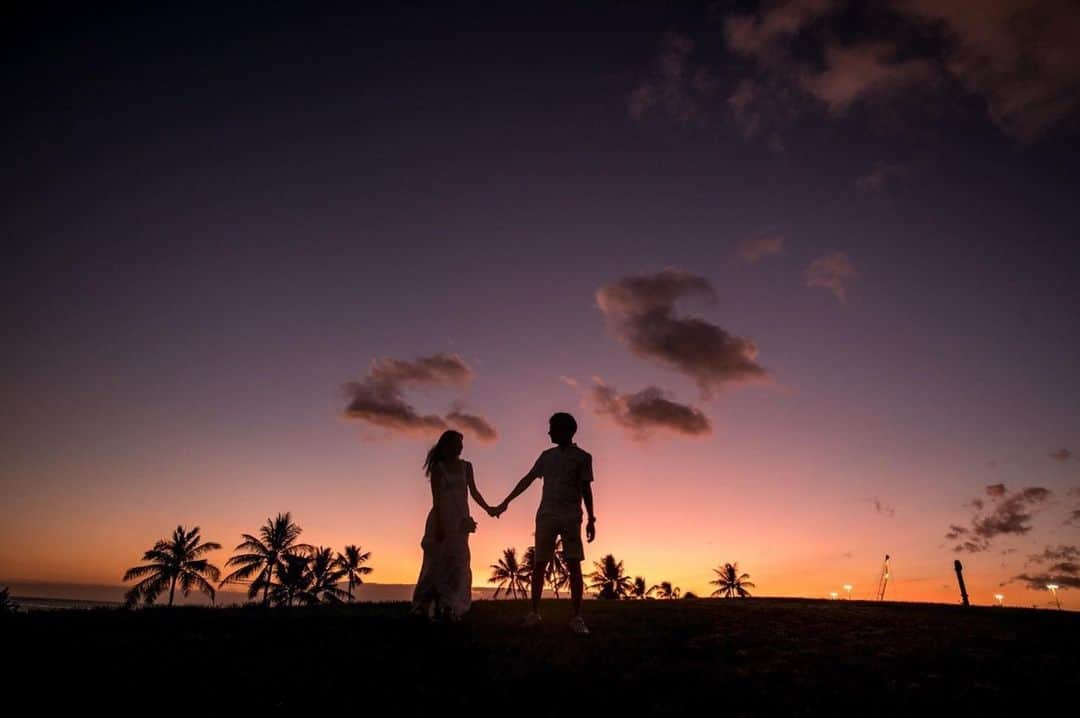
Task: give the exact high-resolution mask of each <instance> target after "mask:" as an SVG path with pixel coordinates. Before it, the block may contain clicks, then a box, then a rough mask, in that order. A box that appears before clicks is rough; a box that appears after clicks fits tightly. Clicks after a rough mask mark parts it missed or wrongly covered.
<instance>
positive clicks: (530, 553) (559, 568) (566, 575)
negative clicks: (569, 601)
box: [521, 539, 570, 598]
mask: <svg viewBox="0 0 1080 718" xmlns="http://www.w3.org/2000/svg"><path fill="white" fill-rule="evenodd" d="M535 567H536V547H535V546H530V547H529V548H527V549H525V555H524V556H522V557H521V580H522V582H523V583H524V584H525V585H526V586H527V587H529V586H532V575H533V570H534V569H535ZM544 583H545V584H546V585H547V587H548V588H550V589H551V590H552V591H553V592H554V593H555V598H558V597H559V589H565V588H566V584H568V583H570V572H569V571H568V570H567V568H566V557H565V556H564V555H563V550H562V539H559V540H558V542H556V544H555V552H554V553H553V554H552V555H551V560H550V561H548V564H547V566H546V567H545V569H544Z"/></svg>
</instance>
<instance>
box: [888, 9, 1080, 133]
mask: <svg viewBox="0 0 1080 718" xmlns="http://www.w3.org/2000/svg"><path fill="white" fill-rule="evenodd" d="M894 4H895V7H896V8H897V9H899V10H900V11H901V12H904V13H906V14H908V15H910V16H913V17H915V18H919V19H922V20H926V21H930V22H931V23H935V24H937V26H938V28H939V29H940V30H941V31H942V33H943V35H944V38H943V40H944V48H945V54H944V57H943V65H944V68H945V70H946V71H947V72H948V73H949V74H950V75H951V76H953V77H955V78H956V79H957V80H958V81H959V82H960V84H961V85H962V86H963V87H964V89H966V90H967V91H968V92H971V93H973V94H976V95H979V96H981V97H982V98H983V99H984V100H985V101H986V110H987V114H988V115H989V116H990V119H991V121H993V123H994V124H995V125H997V126H998V127H999V128H1001V130H1002V131H1003V132H1005V133H1006V134H1008V135H1010V136H1012V137H1014V138H1016V139H1018V140H1021V141H1023V142H1030V141H1031V140H1033V139H1035V138H1036V137H1037V136H1039V135H1041V134H1043V133H1045V132H1047V131H1048V130H1050V129H1052V128H1053V127H1056V126H1058V125H1060V124H1062V123H1063V122H1065V121H1066V120H1068V119H1070V118H1071V117H1073V116H1075V114H1076V112H1077V110H1078V109H1080V43H1077V41H1076V38H1077V37H1080V5H1078V4H1077V3H1075V2H1073V1H1072V0H982V1H981V2H978V3H971V2H964V1H963V0H899V1H897V2H895V3H894Z"/></svg>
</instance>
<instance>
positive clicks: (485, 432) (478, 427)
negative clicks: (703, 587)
mask: <svg viewBox="0 0 1080 718" xmlns="http://www.w3.org/2000/svg"><path fill="white" fill-rule="evenodd" d="M446 421H447V423H449V424H450V425H451V426H453V427H455V428H456V429H458V430H459V431H461V432H462V433H471V434H472V435H473V436H475V437H476V438H477V439H479V440H480V441H483V442H492V441H495V440H496V439H497V438H499V433H498V432H497V431H495V427H494V426H492V425H491V424H490V423H489V422H488V420H487V419H485V418H484V417H482V416H476V415H475V414H466V413H464V412H462V411H458V410H456V409H455V410H454V411H451V412H450V413H449V414H447V415H446Z"/></svg>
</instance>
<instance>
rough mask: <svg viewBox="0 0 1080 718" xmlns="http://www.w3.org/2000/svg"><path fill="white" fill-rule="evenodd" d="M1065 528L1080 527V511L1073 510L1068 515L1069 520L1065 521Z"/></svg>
mask: <svg viewBox="0 0 1080 718" xmlns="http://www.w3.org/2000/svg"><path fill="white" fill-rule="evenodd" d="M1064 525H1065V526H1074V525H1075V526H1080V509H1075V510H1074V511H1072V513H1070V514H1069V518H1067V519H1065V524H1064Z"/></svg>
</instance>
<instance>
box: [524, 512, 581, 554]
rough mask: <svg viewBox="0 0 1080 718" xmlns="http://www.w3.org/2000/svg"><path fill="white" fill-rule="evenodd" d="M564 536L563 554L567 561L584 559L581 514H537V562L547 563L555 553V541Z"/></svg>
mask: <svg viewBox="0 0 1080 718" xmlns="http://www.w3.org/2000/svg"><path fill="white" fill-rule="evenodd" d="M560 536H561V537H562V548H563V556H565V557H566V560H567V561H584V560H585V547H584V546H583V545H582V543H581V516H580V515H578V516H552V515H551V514H537V515H536V562H537V563H547V562H548V561H550V560H551V558H552V556H553V555H554V554H555V542H556V540H557V539H558V538H559V537H560Z"/></svg>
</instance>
